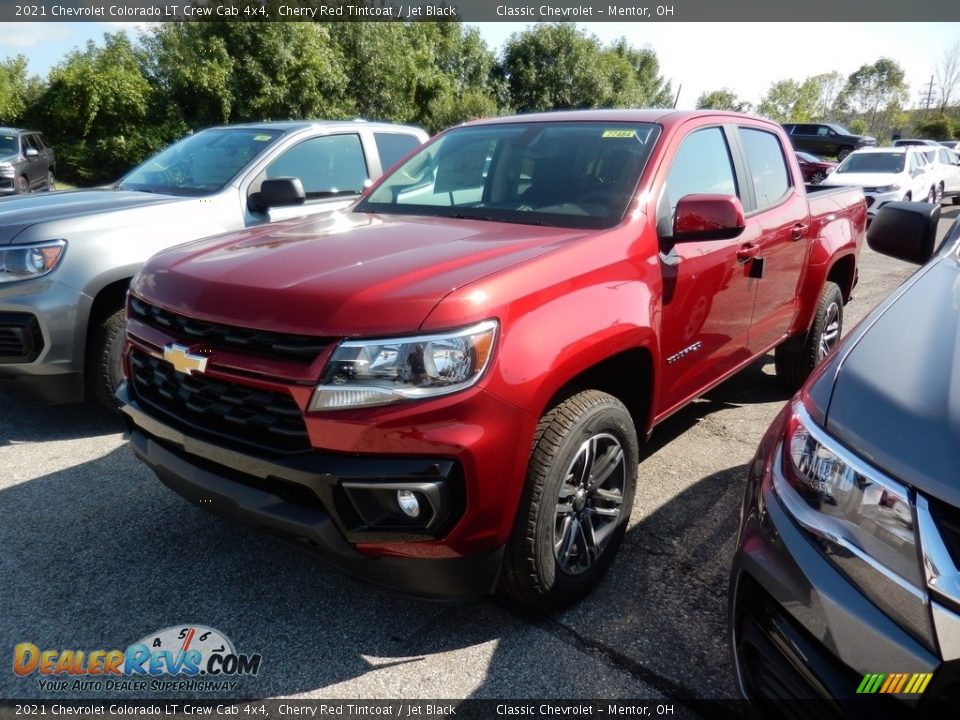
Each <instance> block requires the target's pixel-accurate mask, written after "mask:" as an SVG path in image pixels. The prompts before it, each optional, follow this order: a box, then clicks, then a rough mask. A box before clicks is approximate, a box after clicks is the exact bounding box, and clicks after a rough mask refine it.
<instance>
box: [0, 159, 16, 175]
mask: <svg viewBox="0 0 960 720" xmlns="http://www.w3.org/2000/svg"><path fill="white" fill-rule="evenodd" d="M16 174H17V171H16V169H15V168H14V167H13V165H11V164H10V163H7V162H5V163H0V177H5V178H12V177H13V176H15V175H16Z"/></svg>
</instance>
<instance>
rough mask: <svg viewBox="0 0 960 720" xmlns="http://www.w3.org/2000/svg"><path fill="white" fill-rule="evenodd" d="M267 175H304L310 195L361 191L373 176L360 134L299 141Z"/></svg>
mask: <svg viewBox="0 0 960 720" xmlns="http://www.w3.org/2000/svg"><path fill="white" fill-rule="evenodd" d="M266 176H267V177H268V178H278V177H296V178H300V182H301V183H303V190H304V192H305V193H306V194H307V197H310V195H311V194H313V195H317V194H321V193H346V194H349V193H351V192H353V193H357V194H359V193H361V192H363V188H364V183H365V182H366V181H367V179H368V177H369V176H368V174H367V163H366V160H365V159H364V156H363V147H362V146H361V144H360V136H359V135H324V136H322V137H315V138H310V139H309V140H304V141H303V142H301V143H297V144H296V145H294V146H293V147H292V148H290V149H289V150H287V151H286V152H285V153H284V154H283V155H281V156H280V157H278V158H277V159H276V160H274V161H273V162H272V163H270V165H269V166H267V170H266Z"/></svg>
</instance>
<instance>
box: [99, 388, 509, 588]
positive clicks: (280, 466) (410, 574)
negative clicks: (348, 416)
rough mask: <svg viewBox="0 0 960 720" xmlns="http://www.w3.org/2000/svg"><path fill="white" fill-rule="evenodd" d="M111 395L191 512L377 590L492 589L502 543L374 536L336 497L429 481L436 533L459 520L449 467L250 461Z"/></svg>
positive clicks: (459, 487) (373, 460) (458, 488)
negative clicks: (470, 548) (436, 492)
mask: <svg viewBox="0 0 960 720" xmlns="http://www.w3.org/2000/svg"><path fill="white" fill-rule="evenodd" d="M117 394H118V397H119V398H120V400H121V401H122V403H123V407H122V408H121V412H122V413H123V415H124V417H125V419H126V421H127V425H128V428H129V431H130V441H131V446H132V448H133V451H134V453H135V454H136V455H137V456H138V457H139V458H140V459H141V460H142V461H143V462H145V463H146V464H147V465H148V466H149V467H150V468H152V469H153V471H154V472H155V473H156V474H157V476H158V477H159V478H160V480H161V481H162V482H164V483H165V484H166V485H167V486H169V487H170V488H171V489H173V490H175V491H176V492H178V493H179V494H180V495H182V496H183V497H185V498H186V499H188V500H190V501H191V502H194V503H196V504H198V505H199V506H200V507H202V508H204V509H206V510H210V511H212V512H214V513H217V514H219V515H222V516H225V517H227V518H230V519H233V520H236V521H239V522H243V523H245V524H248V525H253V526H256V527H259V528H261V529H264V530H267V531H269V532H272V533H275V534H278V535H281V536H283V537H285V538H287V539H291V540H294V541H296V542H298V544H300V545H302V546H304V547H307V548H309V549H312V550H313V551H315V552H316V553H317V554H319V555H320V556H321V557H323V558H324V559H326V560H327V561H329V562H330V563H331V564H333V565H334V566H336V567H337V568H339V569H340V570H342V571H344V572H345V573H347V574H349V575H352V576H354V577H357V578H360V579H362V580H366V581H368V582H371V583H374V584H377V585H382V586H385V587H389V588H392V589H396V590H400V591H403V592H408V593H412V594H416V595H421V596H426V597H433V598H455V597H477V596H481V595H485V594H488V593H490V592H491V591H492V590H493V589H494V587H495V585H496V580H497V575H498V572H499V568H500V562H501V559H502V556H503V548H502V546H501V547H496V548H493V549H487V550H481V551H478V552H475V553H471V554H469V555H456V554H454V553H450V552H446V550H447V548H445V547H444V546H443V545H442V543H441V544H439V545H438V543H436V542H433V541H431V539H430V538H429V537H428V536H427V535H424V534H420V535H419V536H418V537H413V536H412V534H411V533H409V532H404V531H402V530H397V529H393V530H392V531H390V532H380V531H377V530H376V529H375V528H370V527H369V525H367V524H366V523H365V522H364V518H358V513H357V507H356V505H354V504H353V502H352V501H351V496H350V495H349V491H348V490H345V488H350V487H353V488H361V489H362V488H364V487H365V486H366V487H375V488H382V487H383V486H385V485H390V484H393V485H394V486H396V487H407V486H417V487H422V486H424V485H426V484H429V483H433V484H434V485H435V486H438V487H442V490H441V491H440V492H441V493H445V499H444V500H443V503H444V507H445V509H446V510H448V511H449V517H448V518H447V520H446V525H442V524H441V525H440V526H438V528H439V530H440V531H441V532H442V531H443V529H444V527H446V528H449V527H450V526H452V525H454V524H456V523H457V522H458V520H459V519H461V518H462V516H463V503H465V501H466V492H465V488H464V487H463V474H462V468H461V466H460V465H459V464H458V463H457V462H455V461H452V460H450V459H448V458H429V457H412V456H411V457H404V456H394V457H382V456H362V455H352V456H351V455H342V454H335V453H322V452H320V451H316V452H310V453H306V454H303V453H300V454H293V455H286V456H283V455H280V456H276V457H267V456H257V455H254V454H251V453H247V452H241V451H237V450H233V449H229V448H227V447H224V446H222V445H219V444H213V443H210V442H207V441H205V440H201V439H198V438H195V437H191V436H189V435H185V434H183V433H182V432H180V431H179V430H177V429H175V428H173V427H170V426H169V425H166V424H164V423H162V422H160V421H158V420H156V419H155V418H153V417H152V416H151V415H148V414H147V413H145V412H144V411H143V409H141V408H140V407H139V405H138V404H137V402H136V400H134V399H131V397H130V396H129V394H128V392H127V388H126V385H125V384H124V385H121V387H120V389H119V391H118V393H117ZM391 546H392V547H395V548H397V549H398V550H400V549H406V552H407V553H408V556H407V557H398V556H397V555H391V554H390V553H385V552H383V548H384V547H386V548H389V547H391ZM411 548H412V549H413V550H412V551H411ZM418 553H419V555H420V556H419V557H417V556H416V555H417V554H418Z"/></svg>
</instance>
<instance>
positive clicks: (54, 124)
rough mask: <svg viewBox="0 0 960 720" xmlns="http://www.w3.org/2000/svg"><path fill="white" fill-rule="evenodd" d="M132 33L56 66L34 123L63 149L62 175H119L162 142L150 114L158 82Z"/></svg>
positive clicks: (83, 179) (84, 178)
mask: <svg viewBox="0 0 960 720" xmlns="http://www.w3.org/2000/svg"><path fill="white" fill-rule="evenodd" d="M141 60H142V57H141V56H140V55H139V53H138V52H137V50H136V49H135V48H134V46H133V44H132V43H131V42H130V40H129V38H128V37H127V36H126V34H124V33H122V32H118V33H114V34H107V35H105V36H104V44H103V46H102V47H99V46H97V45H96V44H95V43H94V42H93V41H90V42H88V43H87V46H86V49H85V50H82V51H81V50H74V51H73V52H71V53H70V54H69V55H67V57H66V59H65V60H63V61H62V62H61V63H60V64H58V65H57V66H55V67H54V68H53V69H52V70H51V71H50V76H49V82H48V85H47V87H46V89H45V90H44V92H43V94H42V96H41V97H40V98H38V100H37V102H36V104H35V105H34V107H33V108H31V110H30V115H31V121H32V122H31V124H32V125H35V126H37V127H40V128H42V129H43V130H45V131H46V133H47V137H48V139H49V140H50V142H51V144H52V145H54V146H55V147H56V149H57V153H58V158H59V160H60V162H59V163H58V171H59V173H60V175H61V177H63V178H65V179H67V180H70V181H73V182H79V183H93V182H103V181H106V180H111V179H114V178H116V177H118V176H119V175H120V174H122V173H123V172H124V171H125V170H126V169H128V168H129V167H130V166H131V165H133V164H135V163H137V162H139V161H140V160H141V159H142V158H143V157H144V156H146V155H147V154H148V153H150V152H152V151H153V150H155V149H156V147H158V146H159V145H160V144H161V143H162V141H163V139H162V138H160V137H159V136H158V135H157V134H156V133H155V132H153V128H154V124H153V122H152V118H151V116H150V112H149V111H150V108H151V107H152V102H153V92H154V91H153V88H152V87H151V85H150V82H149V80H148V79H147V77H146V75H145V74H144V72H143V70H142V68H141Z"/></svg>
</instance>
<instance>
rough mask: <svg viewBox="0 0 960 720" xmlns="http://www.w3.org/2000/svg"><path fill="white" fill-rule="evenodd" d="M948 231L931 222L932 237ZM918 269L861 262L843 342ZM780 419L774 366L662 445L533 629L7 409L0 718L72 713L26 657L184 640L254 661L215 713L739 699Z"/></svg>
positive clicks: (108, 435) (717, 399)
mask: <svg viewBox="0 0 960 720" xmlns="http://www.w3.org/2000/svg"><path fill="white" fill-rule="evenodd" d="M958 214H960V207H956V206H950V205H947V206H944V212H943V218H944V219H943V220H942V221H941V234H942V233H943V232H945V231H946V229H947V227H948V226H949V224H950V222H951V221H952V220H953V219H954V218H956V217H957V216H958ZM914 270H915V268H914V267H913V266H910V265H907V264H904V263H901V262H898V261H895V260H892V259H889V258H885V257H882V256H879V255H877V254H875V253H873V252H872V251H870V250H869V249H868V248H864V251H863V254H862V258H861V269H860V284H859V286H858V287H857V289H856V291H855V293H854V299H853V301H852V302H851V303H850V304H849V305H848V306H847V308H846V317H845V322H844V324H845V327H846V328H847V329H849V328H851V327H852V326H853V325H854V324H855V323H856V322H857V321H858V320H859V319H860V318H862V317H863V315H864V314H865V313H866V312H867V311H868V310H869V309H870V308H872V307H873V306H874V305H875V304H876V303H877V302H879V301H880V300H881V299H882V298H884V297H885V296H886V295H887V294H888V293H889V292H890V291H891V290H893V289H894V288H895V287H896V286H897V285H899V284H900V283H901V282H902V281H903V280H904V279H905V278H906V277H908V276H909V275H910V274H911V273H912V272H913V271H914ZM787 399H788V398H787V395H786V394H785V393H784V392H783V391H782V390H780V389H779V387H778V386H777V384H776V382H775V379H774V377H773V358H772V355H771V356H769V357H767V358H764V359H762V360H761V361H759V362H757V363H755V364H754V365H753V366H751V367H750V368H748V369H747V370H745V371H744V372H743V373H741V374H740V375H739V376H737V377H735V378H733V379H732V380H730V381H728V382H727V383H725V384H724V385H722V386H720V387H719V388H717V389H715V390H714V391H712V392H711V393H709V395H708V396H707V397H706V398H704V399H701V400H698V401H697V402H695V403H693V404H692V405H690V406H689V407H687V408H686V409H684V410H682V411H681V412H679V413H678V414H676V415H675V416H673V417H672V418H670V419H669V420H668V421H666V422H665V423H663V424H662V425H660V426H658V427H657V428H656V430H655V431H654V435H653V437H652V439H651V441H650V443H649V444H648V445H647V446H646V448H645V451H644V456H643V458H642V462H641V466H640V473H639V486H638V492H637V497H636V502H635V504H634V507H633V512H632V516H631V521H630V528H629V531H628V534H627V537H626V539H625V542H624V544H623V546H622V548H621V550H620V553H619V555H618V557H617V559H616V561H615V563H614V565H613V567H612V568H611V570H610V572H609V574H608V575H607V576H606V578H605V580H604V581H603V583H602V584H601V585H600V587H598V588H597V590H596V591H595V592H594V593H593V594H592V595H591V596H590V597H588V598H587V599H586V600H584V601H582V602H581V603H580V604H579V605H577V606H575V607H573V608H571V609H569V610H567V611H566V612H564V613H561V614H559V615H556V616H553V617H532V616H530V615H527V614H525V613H524V612H522V611H520V610H518V609H517V608H515V607H514V606H512V605H511V604H510V603H508V602H506V601H502V600H498V599H495V598H493V599H487V600H481V601H475V602H468V603H466V602H465V603H431V602H425V601H421V600H417V599H412V598H409V597H405V596H401V595H397V594H393V593H390V592H387V591H382V590H378V589H375V588H372V587H370V586H367V585H364V584H362V583H359V582H356V581H353V580H351V579H349V578H346V577H344V576H343V575H341V574H339V573H337V572H336V571H334V570H332V569H329V568H327V567H326V566H325V565H323V564H322V563H321V562H320V561H318V560H316V559H315V558H313V557H311V556H309V555H306V554H303V553H301V552H299V551H297V550H295V549H293V548H291V547H289V546H287V545H285V544H283V543H281V542H280V541H278V540H275V539H273V538H271V537H268V536H264V535H261V534H259V533H257V532H255V531H252V530H249V529H246V528H243V527H238V526H235V525H233V524H231V523H229V522H227V521H225V520H221V519H219V518H217V517H215V516H213V515H210V514H207V513H205V512H203V511H201V510H199V509H197V508H196V507H194V506H192V505H190V504H188V503H187V502H186V501H185V500H182V499H181V498H180V497H179V496H178V495H176V494H174V493H173V492H171V491H169V490H167V489H166V488H165V487H164V486H163V485H161V484H160V482H159V481H158V480H157V479H156V478H155V477H154V476H153V475H152V473H151V472H150V471H148V470H147V469H146V468H145V467H144V466H142V465H141V464H140V463H139V462H137V461H136V460H135V459H134V457H133V455H132V453H131V452H130V451H129V450H128V448H127V447H126V446H125V442H124V438H123V435H122V432H121V428H120V426H119V423H118V421H117V420H115V419H114V418H113V417H112V416H110V415H108V414H106V413H105V412H103V411H101V410H99V409H98V408H96V407H94V406H92V405H85V406H76V407H43V406H37V405H32V404H28V403H24V402H20V401H17V400H15V399H13V398H10V397H8V396H6V395H2V394H0V518H2V520H0V699H23V698H51V699H56V698H63V697H65V696H74V697H75V696H77V693H66V694H65V693H62V692H49V691H44V690H41V689H40V687H39V686H38V684H37V680H36V677H37V676H36V675H34V676H32V677H30V678H21V677H17V676H15V675H14V674H13V673H12V672H11V671H10V667H11V664H10V663H11V657H12V654H13V647H14V646H15V645H16V644H18V643H23V642H32V643H35V644H36V645H38V646H40V647H41V648H44V649H46V648H58V649H67V648H73V649H85V650H93V649H105V650H109V649H114V648H119V649H123V648H126V647H127V646H128V645H129V644H131V643H133V642H136V641H137V640H139V639H140V638H143V637H145V636H147V635H150V634H151V633H154V632H156V631H159V630H161V629H163V628H167V627H170V626H180V625H183V626H187V625H189V624H196V623H199V624H202V625H205V626H209V627H213V628H216V629H218V630H220V631H222V632H223V633H224V634H225V635H227V636H229V638H230V639H231V640H232V641H233V644H234V646H235V647H236V649H237V650H238V651H239V652H243V653H260V654H262V656H263V661H262V666H261V670H260V673H259V675H257V676H256V677H255V678H247V679H244V680H242V681H241V686H240V687H239V688H237V689H236V690H235V691H233V692H224V693H217V694H216V695H215V696H216V697H245V698H249V697H273V696H279V697H302V698H369V699H381V698H383V699H386V698H417V699H431V698H451V699H459V698H541V699H551V698H609V699H615V698H624V699H627V698H645V699H653V700H656V699H657V698H662V697H671V698H676V697H700V698H732V697H735V696H736V690H735V687H734V681H733V675H732V670H731V664H730V655H729V650H728V647H727V635H726V632H727V631H726V617H725V613H726V602H727V577H728V570H729V564H730V558H731V556H732V553H733V549H734V536H735V531H736V524H737V515H738V511H739V504H740V501H741V497H742V491H743V485H744V481H745V477H744V474H745V467H746V465H747V463H748V462H749V461H750V459H751V457H752V455H753V452H754V450H755V448H756V444H757V442H758V441H759V438H760V436H761V435H762V433H763V431H764V430H765V429H766V427H767V425H768V424H769V422H770V421H771V420H772V418H773V416H774V415H775V414H776V413H777V411H778V410H779V409H780V407H782V405H783V404H784V402H786V400H787ZM97 695H98V696H107V697H109V696H111V695H112V694H111V693H97ZM150 695H151V696H153V697H158V696H162V695H163V693H150ZM169 695H170V696H174V697H180V698H184V697H187V696H189V695H190V693H182V692H174V693H170V694H169ZM113 696H115V697H124V698H135V697H137V696H138V695H137V693H136V692H118V693H116V694H115V695H113Z"/></svg>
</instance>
